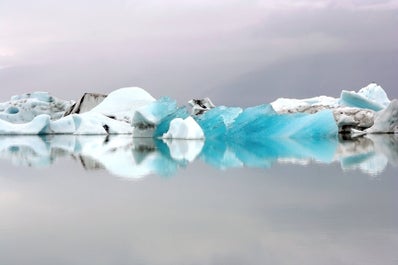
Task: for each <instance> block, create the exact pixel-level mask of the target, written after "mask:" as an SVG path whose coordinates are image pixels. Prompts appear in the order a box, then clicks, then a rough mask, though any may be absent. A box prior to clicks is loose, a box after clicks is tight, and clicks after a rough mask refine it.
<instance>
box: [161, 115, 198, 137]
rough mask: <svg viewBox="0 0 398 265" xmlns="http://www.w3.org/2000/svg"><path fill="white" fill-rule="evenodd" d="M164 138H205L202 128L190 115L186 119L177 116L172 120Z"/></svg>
mask: <svg viewBox="0 0 398 265" xmlns="http://www.w3.org/2000/svg"><path fill="white" fill-rule="evenodd" d="M162 138H165V139H168V138H173V139H204V134H203V131H202V128H200V126H199V125H198V123H197V122H196V121H195V120H194V119H193V118H192V117H191V116H189V117H188V118H186V119H181V118H176V119H174V120H172V121H171V122H170V128H169V130H168V131H167V132H166V133H165V134H163V136H162Z"/></svg>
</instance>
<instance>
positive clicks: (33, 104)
mask: <svg viewBox="0 0 398 265" xmlns="http://www.w3.org/2000/svg"><path fill="white" fill-rule="evenodd" d="M73 103H74V102H73V101H72V100H62V99H58V98H56V97H53V96H51V95H50V94H48V93H47V92H34V93H26V94H22V95H17V96H13V97H11V100H10V101H7V102H4V103H0V120H3V121H8V122H10V123H26V122H30V121H32V120H33V119H34V118H35V117H36V116H38V115H41V114H47V115H49V116H50V119H52V120H56V119H59V118H61V117H62V116H63V114H64V112H65V111H66V110H67V109H68V108H69V107H70V106H71V105H72V104H73Z"/></svg>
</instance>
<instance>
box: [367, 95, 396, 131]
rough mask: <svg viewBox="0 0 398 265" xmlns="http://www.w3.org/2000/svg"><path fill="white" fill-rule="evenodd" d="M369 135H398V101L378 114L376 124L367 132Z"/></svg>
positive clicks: (391, 103)
mask: <svg viewBox="0 0 398 265" xmlns="http://www.w3.org/2000/svg"><path fill="white" fill-rule="evenodd" d="M365 131H366V132H368V133H398V99H394V100H392V101H391V102H390V104H389V105H388V106H387V108H385V109H383V110H381V111H380V112H378V113H377V114H376V117H375V120H374V124H373V126H372V127H370V128H369V129H366V130H365Z"/></svg>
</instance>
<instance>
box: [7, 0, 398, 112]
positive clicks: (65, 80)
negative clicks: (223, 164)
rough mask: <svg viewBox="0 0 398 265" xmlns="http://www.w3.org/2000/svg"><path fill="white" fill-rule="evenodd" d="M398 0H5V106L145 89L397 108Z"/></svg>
mask: <svg viewBox="0 0 398 265" xmlns="http://www.w3.org/2000/svg"><path fill="white" fill-rule="evenodd" d="M397 29H398V1H397V0H391V1H388V0H386V1H383V0H337V1H318V0H312V1H311V0H278V1H261V0H228V1H226V0H219V1H210V0H190V1H182V0H169V1H160V0H145V1H144V0H106V1H105V0H85V1H80V0H79V1H78V0H70V1H54V0H36V1H27V0H0V88H1V95H0V99H1V101H6V100H7V99H8V98H9V97H10V96H11V95H14V94H20V93H24V92H32V91H37V90H41V91H49V92H51V93H52V94H54V95H56V96H58V97H61V98H65V99H77V98H78V97H79V96H80V95H82V93H84V92H101V93H109V92H111V91H112V90H114V89H117V88H120V87H125V86H140V87H143V88H145V89H146V90H148V92H150V93H151V94H153V95H154V96H155V97H160V96H165V95H167V96H171V97H173V98H176V99H177V100H178V101H179V102H180V103H181V104H185V103H186V101H187V100H189V99H190V98H193V97H204V96H210V98H212V99H213V101H214V102H215V104H216V105H222V104H227V105H242V106H248V105H254V104H260V103H266V102H270V101H272V100H274V99H275V98H277V97H296V98H300V97H309V96H317V95H320V94H327V95H331V96H336V97H337V96H339V94H340V91H341V90H342V89H348V90H358V89H359V88H361V87H363V86H366V85H367V84H368V83H370V82H376V83H378V84H380V85H381V86H382V87H383V88H384V89H385V90H386V91H387V93H388V94H389V96H390V98H398V89H397V83H398V82H397V81H398V75H397V69H398V48H397V47H398V30H397Z"/></svg>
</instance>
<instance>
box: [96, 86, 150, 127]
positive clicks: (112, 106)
mask: <svg viewBox="0 0 398 265" xmlns="http://www.w3.org/2000/svg"><path fill="white" fill-rule="evenodd" d="M154 101H155V98H153V97H152V96H151V95H150V94H149V93H148V92H147V91H145V90H144V89H142V88H139V87H125V88H120V89H117V90H115V91H113V92H112V93H110V94H109V95H108V96H107V97H106V98H105V99H104V101H102V102H101V103H100V104H99V105H98V106H96V107H95V108H93V109H92V110H91V112H98V113H102V114H104V115H106V116H109V117H113V118H115V119H117V120H121V121H126V122H128V123H131V115H132V113H133V112H134V111H135V110H137V109H138V108H140V107H142V106H145V105H148V104H150V103H152V102H154Z"/></svg>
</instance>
